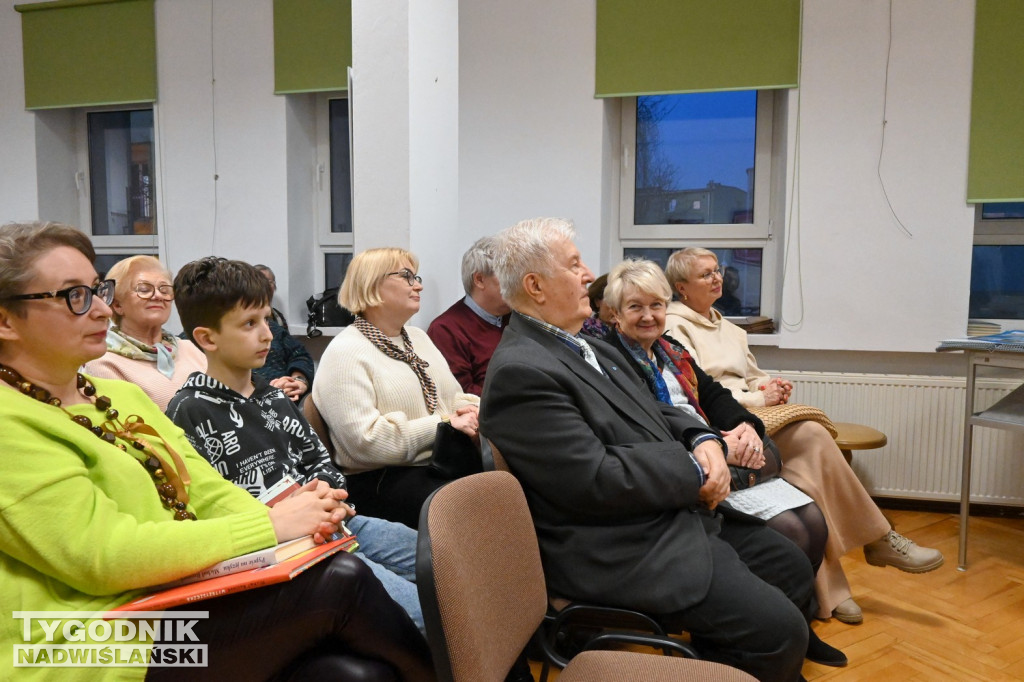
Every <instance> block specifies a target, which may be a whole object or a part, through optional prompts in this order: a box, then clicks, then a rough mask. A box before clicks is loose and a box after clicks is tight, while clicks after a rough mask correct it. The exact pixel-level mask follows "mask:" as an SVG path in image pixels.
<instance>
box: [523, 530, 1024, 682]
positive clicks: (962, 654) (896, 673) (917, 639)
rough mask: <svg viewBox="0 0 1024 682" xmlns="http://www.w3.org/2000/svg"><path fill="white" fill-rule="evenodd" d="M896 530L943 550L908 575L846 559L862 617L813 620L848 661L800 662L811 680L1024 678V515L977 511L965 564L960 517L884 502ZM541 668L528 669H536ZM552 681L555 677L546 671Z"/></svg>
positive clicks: (856, 556) (859, 558)
mask: <svg viewBox="0 0 1024 682" xmlns="http://www.w3.org/2000/svg"><path fill="white" fill-rule="evenodd" d="M886 514H887V516H889V517H890V519H892V521H893V522H894V523H895V525H896V529H897V530H899V531H900V532H901V533H904V534H905V535H907V536H909V537H911V538H913V539H914V540H915V541H917V542H918V543H920V544H922V545H925V546H929V547H937V548H939V549H940V550H942V552H943V554H944V555H945V557H946V563H945V564H944V565H943V566H942V567H941V568H939V569H938V570H935V571H932V572H931V573H926V574H924V575H911V574H909V573H903V572H901V571H897V570H896V569H894V568H876V567H874V566H868V565H867V564H866V563H865V562H864V554H863V552H861V551H859V550H855V551H852V552H850V553H849V554H848V555H847V556H846V557H844V558H843V567H844V568H845V569H846V574H847V576H848V577H849V579H850V585H851V586H852V588H853V596H854V599H856V601H857V603H858V604H860V606H861V608H862V609H863V611H864V622H863V623H862V624H860V625H845V624H843V623H840V622H839V621H836V620H830V621H824V622H823V621H815V622H814V625H813V627H814V630H815V631H816V632H817V633H818V634H819V635H820V636H821V638H822V639H824V640H825V641H826V642H828V643H829V644H831V645H833V646H836V647H839V648H840V649H842V650H843V651H844V652H845V653H846V655H847V656H848V657H849V659H850V664H849V665H848V666H847V667H845V668H829V667H826V666H822V665H817V664H815V663H806V664H805V665H804V669H803V673H804V676H805V677H806V678H807V679H808V680H843V681H844V682H845V681H852V680H868V681H871V682H876V681H881V680H899V681H900V682H912V681H913V682H916V681H921V680H950V681H956V682H961V681H964V680H979V681H981V680H985V681H1003V680H1006V681H1010V680H1024V521H1022V520H1019V519H997V518H985V517H973V518H972V519H971V536H970V545H969V550H970V551H969V554H968V568H967V571H966V572H960V571H958V570H957V568H956V563H957V561H956V560H957V534H958V532H959V517H958V516H956V515H953V514H934V513H926V512H915V511H903V510H887V511H886ZM539 671H540V667H539V666H535V667H534V675H535V677H536V676H537V675H538V673H539ZM551 679H554V676H551Z"/></svg>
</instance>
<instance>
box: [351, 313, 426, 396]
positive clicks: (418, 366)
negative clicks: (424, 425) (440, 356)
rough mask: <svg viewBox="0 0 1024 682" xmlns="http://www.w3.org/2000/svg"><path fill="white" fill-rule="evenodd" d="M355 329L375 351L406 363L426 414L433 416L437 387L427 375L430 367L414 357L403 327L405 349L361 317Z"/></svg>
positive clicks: (419, 358)
mask: <svg viewBox="0 0 1024 682" xmlns="http://www.w3.org/2000/svg"><path fill="white" fill-rule="evenodd" d="M352 324H353V326H355V328H356V329H358V330H359V331H360V332H362V334H363V336H365V337H366V338H367V339H368V340H369V341H370V343H372V344H373V345H374V346H376V347H377V350H379V351H380V352H382V353H384V355H387V356H388V357H389V358H392V359H394V360H399V361H401V362H404V363H406V364H407V365H409V367H411V368H412V371H413V372H414V373H415V374H416V378H417V379H419V381H420V390H422V391H423V402H425V403H426V404H427V412H429V413H430V414H434V412H435V411H436V410H437V386H436V385H435V384H434V380H433V379H431V378H430V375H429V374H428V373H427V368H428V367H430V363H428V362H427V361H426V360H424V359H423V358H421V357H420V356H418V355H416V352H415V351H414V350H413V347H412V341H410V340H409V334H408V332H406V331H405V327H402V344H403V345H404V346H405V348H404V349H403V348H399V347H398V346H397V345H395V343H394V341H392V340H391V339H389V338H388V336H387V334H385V333H384V332H382V331H381V330H380V329H378V328H377V327H376V326H374V324H373V323H372V322H370V321H369V320H367V319H366V318H365V317H363V316H362V315H357V316H356V321H355V322H353V323H352Z"/></svg>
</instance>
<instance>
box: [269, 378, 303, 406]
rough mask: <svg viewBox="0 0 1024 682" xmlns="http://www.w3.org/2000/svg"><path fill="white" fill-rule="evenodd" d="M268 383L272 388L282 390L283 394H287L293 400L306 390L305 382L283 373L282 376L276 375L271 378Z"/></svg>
mask: <svg viewBox="0 0 1024 682" xmlns="http://www.w3.org/2000/svg"><path fill="white" fill-rule="evenodd" d="M270 385H271V386H273V387H274V388H279V389H281V390H282V391H284V394H285V395H286V396H288V398H290V399H291V400H292V401H293V402H294V401H297V400H298V399H299V398H301V397H302V394H303V393H305V392H306V388H307V384H306V382H304V381H300V380H299V379H296V378H295V377H293V376H288V375H285V376H283V377H277V378H276V379H273V380H271V382H270Z"/></svg>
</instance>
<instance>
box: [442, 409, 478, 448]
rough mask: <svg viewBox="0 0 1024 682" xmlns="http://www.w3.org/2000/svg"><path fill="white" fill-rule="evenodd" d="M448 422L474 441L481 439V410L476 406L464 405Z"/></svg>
mask: <svg viewBox="0 0 1024 682" xmlns="http://www.w3.org/2000/svg"><path fill="white" fill-rule="evenodd" d="M448 421H449V423H450V424H451V425H452V426H453V427H455V428H456V429H458V430H459V431H462V432H463V433H464V434H466V435H467V436H469V437H470V438H472V439H473V440H474V441H476V440H478V439H479V431H480V408H479V407H477V406H476V405H463V406H462V407H460V408H459V409H457V410H455V414H453V415H452V416H451V418H449V420H448Z"/></svg>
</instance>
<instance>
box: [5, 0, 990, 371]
mask: <svg viewBox="0 0 1024 682" xmlns="http://www.w3.org/2000/svg"><path fill="white" fill-rule="evenodd" d="M13 4H14V0H8V1H7V2H3V3H2V8H0V92H2V93H3V95H4V96H3V97H0V139H2V140H3V150H4V153H3V154H0V221H6V220H11V219H17V218H26V217H34V216H35V215H37V213H38V211H39V210H40V209H39V206H40V200H39V198H38V191H37V177H36V176H37V172H36V169H37V167H38V165H39V163H38V158H37V149H36V125H35V115H34V114H31V113H27V112H25V111H24V110H23V95H22V91H23V85H22V65H21V37H20V17H19V15H17V13H16V12H14V10H13V9H12V6H13ZM889 7H890V3H889V2H888V0H861V1H859V2H856V3H850V2H844V1H842V0H815V1H814V2H806V3H804V24H803V48H802V49H803V70H802V75H801V78H802V87H801V89H800V91H799V97H795V96H794V97H792V98H791V106H790V107H789V116H790V120H789V121H788V125H789V134H788V136H787V137H788V139H789V141H790V144H793V142H794V141H795V140H796V139H797V135H796V133H797V131H799V150H798V154H794V153H791V154H790V156H789V172H790V174H791V176H790V179H791V180H792V179H794V178H793V176H792V174H793V173H794V172H795V173H796V175H797V177H796V178H795V179H796V180H798V186H799V195H798V203H797V208H796V210H795V211H794V213H793V215H792V216H791V217H790V220H787V223H791V225H792V227H791V229H790V231H789V233H788V236H789V237H790V238H791V241H790V243H789V244H788V246H789V247H790V249H789V254H790V259H789V261H788V267H787V270H786V273H785V285H784V287H785V288H784V292H785V294H784V299H783V306H784V307H783V321H784V322H786V323H788V324H787V325H786V326H785V327H784V329H783V331H782V333H781V336H780V345H781V347H782V348H783V349H786V348H791V349H796V350H794V351H793V352H794V353H796V352H798V351H799V350H800V349H821V350H852V351H861V350H863V351H891V352H898V353H907V352H920V353H927V352H930V351H931V350H932V349H933V348H934V346H935V344H936V342H937V341H938V340H940V339H942V338H943V337H948V336H954V335H959V334H961V333H963V331H964V323H965V321H966V317H967V299H968V284H969V274H970V273H969V269H970V245H971V228H972V211H971V209H970V208H968V207H967V206H966V205H965V203H964V196H965V178H966V163H967V131H968V117H969V93H970V72H971V51H972V35H973V9H974V6H973V2H972V1H971V0H944V1H943V2H942V3H940V4H939V5H936V3H934V2H930V1H929V0H905V1H904V2H899V3H892V7H893V12H894V15H893V26H894V28H893V37H892V50H891V55H890V59H889V84H888V99H887V101H886V100H885V87H884V86H885V71H886V50H887V44H888V26H889V15H888V12H889ZM156 17H157V46H158V79H159V83H158V85H159V101H158V104H157V107H156V114H157V125H158V129H159V138H158V150H157V151H158V154H159V160H158V163H159V168H158V174H159V180H158V186H157V191H158V200H159V210H160V214H159V220H160V228H161V235H162V239H164V240H165V241H166V243H165V244H164V245H163V253H164V255H165V256H166V257H167V258H168V261H169V263H170V265H171V266H172V267H178V266H180V265H181V264H182V263H184V262H186V261H187V260H191V259H193V258H196V257H199V256H203V255H207V254H208V253H211V252H216V253H218V254H219V255H225V256H231V257H238V258H243V259H248V260H252V261H264V262H268V263H269V264H270V265H271V266H272V267H274V268H275V270H277V275H278V282H279V286H280V287H281V288H282V291H281V292H280V293H281V297H282V300H287V301H288V302H289V303H290V304H291V306H290V309H289V311H288V312H289V313H290V314H291V316H292V317H293V318H295V317H296V315H297V314H298V313H300V311H299V310H297V304H298V302H299V301H301V300H302V299H304V298H305V296H307V295H308V294H309V293H310V291H296V292H294V293H293V292H289V291H288V287H289V285H292V286H295V287H296V288H298V287H308V286H313V283H312V281H311V279H310V272H311V271H312V268H311V267H310V265H311V263H312V259H313V255H312V238H311V237H309V235H307V234H305V233H303V232H302V230H303V229H305V228H304V227H303V226H301V225H300V224H299V223H301V222H302V221H303V220H308V219H309V216H310V215H311V214H310V213H306V214H305V215H304V214H303V211H302V210H299V209H298V208H297V207H296V206H295V205H293V206H291V210H289V203H288V202H289V193H290V195H291V197H292V200H293V201H297V200H300V199H301V197H299V190H300V189H301V185H302V183H303V182H304V180H303V179H302V177H303V172H302V171H301V170H300V171H295V170H294V166H295V163H296V159H300V158H301V156H302V152H301V149H300V147H301V146H302V144H303V142H302V139H303V138H304V137H306V138H308V135H309V131H308V130H304V129H303V125H304V124H303V123H302V122H301V121H299V120H298V118H304V117H305V116H306V115H307V114H306V113H303V109H302V107H298V108H296V107H293V109H292V110H291V111H289V109H288V106H286V100H285V98H283V97H279V96H275V95H273V41H272V3H271V0H215V1H214V0H188V1H183V0H157V3H156ZM353 26H354V37H353V60H354V61H353V71H354V75H355V86H354V118H353V125H354V128H355V137H354V141H353V142H354V155H355V164H354V169H353V171H354V183H355V205H354V210H355V224H356V248H357V250H361V249H364V248H368V247H370V246H379V245H401V246H408V247H411V248H412V249H413V250H414V251H416V252H417V253H418V254H419V255H420V256H421V258H422V260H423V263H422V265H421V268H422V269H423V270H424V274H425V275H427V277H426V279H427V286H428V293H427V294H426V295H425V298H424V306H423V312H422V313H421V315H420V316H419V317H418V318H417V319H416V321H415V322H416V323H417V324H420V325H425V324H426V323H427V322H428V321H429V320H430V319H431V318H432V317H433V315H435V314H436V313H437V312H440V310H442V309H443V308H444V307H446V306H447V305H448V304H449V303H450V302H451V301H453V300H454V299H455V298H456V297H458V296H459V295H460V293H461V285H460V284H459V275H458V268H457V263H458V258H459V257H460V256H461V253H462V252H463V251H464V250H465V248H466V247H468V245H469V244H470V243H471V242H472V241H473V240H474V239H476V238H477V237H479V236H481V235H484V234H491V233H494V232H496V231H497V230H500V229H502V228H504V227H506V226H508V225H510V224H512V223H513V222H515V221H516V220H519V219H522V218H526V217H531V216H537V215H560V216H566V217H571V218H573V219H574V220H575V221H576V223H577V226H578V228H579V230H580V233H581V236H580V240H579V241H580V246H581V250H582V251H583V255H584V258H585V259H586V260H587V262H588V263H589V264H590V265H591V266H592V268H593V269H594V270H595V271H604V270H606V269H607V268H608V267H609V266H610V265H611V264H612V262H611V261H612V260H614V256H615V249H614V245H615V237H614V234H615V232H616V224H615V221H616V219H617V218H616V215H617V211H616V210H615V209H614V205H615V203H616V202H617V187H618V185H617V182H616V180H615V178H616V174H617V172H618V166H617V164H618V151H617V150H618V147H617V144H616V142H615V140H616V136H617V135H618V130H617V122H616V120H615V119H616V115H615V107H614V106H613V105H608V104H606V103H604V102H601V101H600V100H595V99H594V98H593V70H594V33H595V29H594V26H595V6H594V3H593V2H592V1H591V0H562V1H561V2H558V3H552V2H547V1H545V0H490V1H489V2H486V3H481V2H475V1H472V0H462V1H459V0H416V2H410V0H373V1H370V0H359V1H357V2H355V3H354V7H353ZM214 78H215V82H211V81H213V80H214ZM797 102H798V103H799V106H796V104H797ZM884 106H887V119H888V125H887V127H886V131H885V132H886V135H885V150H884V157H883V167H882V176H883V179H884V186H885V188H886V189H887V190H888V194H889V199H890V200H891V202H892V206H893V209H894V211H895V213H896V215H897V216H898V217H899V218H900V219H901V220H902V221H903V223H904V225H906V227H907V229H908V230H909V231H910V232H911V233H912V235H913V237H912V238H908V237H907V236H905V235H904V234H903V232H902V231H901V229H900V227H899V225H898V224H897V223H896V220H895V218H894V217H893V215H892V213H891V212H890V211H889V208H888V206H887V205H886V201H885V197H884V196H883V194H882V184H881V183H880V182H879V179H878V177H877V173H876V165H877V161H878V153H879V148H880V144H881V132H882V129H881V119H882V111H883V107H884ZM289 117H291V118H289ZM290 131H296V132H295V134H294V135H292V139H291V140H290V141H289V140H288V139H287V138H288V136H289V135H291V132H290ZM50 146H53V145H50ZM46 148H47V145H46V144H43V145H42V149H44V150H45V149H46ZM794 159H798V162H795V161H794ZM289 164H291V166H289ZM290 168H291V169H292V171H293V172H292V173H291V174H289V169H290ZM215 173H216V174H217V175H218V176H219V179H218V180H216V181H215V180H214V179H213V178H214V174H215ZM289 183H291V184H289ZM786 184H787V186H789V185H790V183H789V182H787V183H786ZM288 187H290V188H291V189H290V190H286V188H288ZM296 197H299V198H296ZM43 203H44V204H46V205H47V206H54V205H59V202H58V204H54V203H53V202H51V203H46V202H43ZM53 210H56V209H53ZM42 217H48V216H42ZM289 218H291V221H292V224H291V225H289ZM776 227H777V228H778V226H776ZM289 229H291V238H289ZM797 246H798V247H799V248H797ZM780 352H783V351H780ZM863 356H864V358H866V360H865V362H867V363H870V358H871V356H872V354H871V353H866V354H863Z"/></svg>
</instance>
